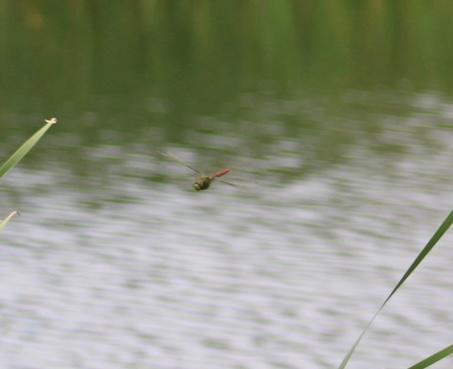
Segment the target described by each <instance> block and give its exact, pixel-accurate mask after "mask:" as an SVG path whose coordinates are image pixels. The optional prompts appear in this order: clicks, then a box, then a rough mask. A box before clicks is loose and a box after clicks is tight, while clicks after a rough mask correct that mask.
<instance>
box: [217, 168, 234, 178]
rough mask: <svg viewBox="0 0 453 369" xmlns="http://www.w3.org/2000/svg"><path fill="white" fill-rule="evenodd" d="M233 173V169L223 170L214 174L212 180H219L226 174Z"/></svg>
mask: <svg viewBox="0 0 453 369" xmlns="http://www.w3.org/2000/svg"><path fill="white" fill-rule="evenodd" d="M230 172H231V169H228V168H226V169H222V170H219V171H218V172H216V173H214V175H213V176H212V178H218V177H222V176H224V175H225V174H228V173H230Z"/></svg>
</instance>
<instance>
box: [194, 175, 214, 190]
mask: <svg viewBox="0 0 453 369" xmlns="http://www.w3.org/2000/svg"><path fill="white" fill-rule="evenodd" d="M211 182H212V179H211V177H208V176H202V177H199V178H197V180H196V181H195V182H194V183H193V188H194V189H195V190H196V191H201V190H206V189H207V188H209V185H210V184H211Z"/></svg>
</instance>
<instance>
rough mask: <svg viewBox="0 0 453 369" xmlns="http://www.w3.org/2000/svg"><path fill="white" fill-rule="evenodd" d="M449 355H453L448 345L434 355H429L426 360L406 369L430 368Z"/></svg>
mask: <svg viewBox="0 0 453 369" xmlns="http://www.w3.org/2000/svg"><path fill="white" fill-rule="evenodd" d="M451 354H453V345H450V346H448V347H446V348H444V349H443V350H440V351H438V352H436V353H435V354H433V355H431V356H430V357H427V358H426V359H424V360H422V361H420V362H419V363H417V364H415V365H412V366H411V367H410V368H408V369H424V368H427V367H428V366H430V365H432V364H434V363H437V362H438V361H439V360H442V359H444V358H446V357H447V356H449V355H451Z"/></svg>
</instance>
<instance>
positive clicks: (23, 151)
mask: <svg viewBox="0 0 453 369" xmlns="http://www.w3.org/2000/svg"><path fill="white" fill-rule="evenodd" d="M55 123H57V118H51V119H46V124H45V125H44V126H43V127H41V128H40V129H39V130H38V131H37V132H36V133H35V134H33V135H32V136H31V137H30V138H29V139H28V140H27V141H25V142H24V143H23V144H22V146H21V147H19V148H18V149H17V150H16V152H15V153H14V154H12V155H11V156H10V157H9V159H8V160H6V161H5V163H4V164H3V165H2V166H1V167H0V177H3V176H4V175H5V174H6V173H7V172H8V171H9V170H10V169H12V168H13V167H14V166H15V165H16V164H17V163H18V162H19V161H21V160H22V158H23V157H24V156H25V155H27V153H28V152H29V151H30V150H31V149H32V147H33V146H35V145H36V143H37V142H38V141H39V140H40V139H41V137H42V136H43V135H44V133H46V132H47V130H48V129H49V128H50V126H52V125H54V124H55Z"/></svg>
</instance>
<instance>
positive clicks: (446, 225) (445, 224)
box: [338, 211, 453, 369]
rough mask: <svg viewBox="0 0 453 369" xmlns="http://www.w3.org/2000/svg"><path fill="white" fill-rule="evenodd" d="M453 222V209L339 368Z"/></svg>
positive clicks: (342, 366) (349, 357)
mask: <svg viewBox="0 0 453 369" xmlns="http://www.w3.org/2000/svg"><path fill="white" fill-rule="evenodd" d="M452 223H453V211H451V212H450V214H448V216H447V217H446V218H445V220H444V221H443V223H442V224H441V225H440V227H439V228H438V229H437V231H436V233H434V235H433V236H432V237H431V239H430V240H429V241H428V243H427V244H426V246H425V247H424V248H423V249H422V251H420V253H419V254H418V255H417V257H416V258H415V260H414V261H413V262H412V264H411V265H410V266H409V268H408V269H407V271H406V273H404V275H403V277H402V278H401V279H400V280H399V282H398V283H397V284H396V286H395V287H394V288H393V290H392V292H390V294H389V295H388V296H387V298H386V299H385V300H384V302H383V303H382V305H381V306H380V307H379V309H378V310H377V311H376V313H374V315H373V317H372V318H371V320H370V321H369V322H368V324H367V325H366V326H365V328H364V329H363V331H362V333H360V335H359V338H357V340H356V341H355V342H354V344H353V345H352V347H351V348H350V350H349V351H348V353H347V354H346V356H345V357H344V359H343V361H342V362H341V364H340V366H339V367H338V369H344V368H345V367H346V365H347V363H348V362H349V360H350V359H351V356H352V354H353V353H354V351H355V349H356V348H357V346H358V344H359V343H360V341H361V340H362V338H363V336H364V335H365V333H366V331H367V330H368V329H369V328H370V327H371V325H372V324H373V322H374V320H375V319H376V317H377V316H378V314H379V313H380V312H381V310H382V309H383V308H384V306H385V305H386V304H387V302H388V301H389V300H390V298H391V297H392V296H393V295H394V294H395V292H396V291H397V290H398V289H399V288H400V287H401V285H402V284H403V283H404V281H405V280H406V279H407V278H409V276H410V275H411V274H412V272H413V271H414V270H415V269H416V268H417V266H418V265H419V264H420V263H421V262H422V260H423V259H424V258H425V257H426V255H428V253H429V252H430V251H431V250H432V248H433V247H434V246H435V245H436V243H437V242H438V241H439V240H440V238H441V237H442V236H443V235H444V233H445V232H446V231H447V230H448V228H450V226H451V225H452Z"/></svg>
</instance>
